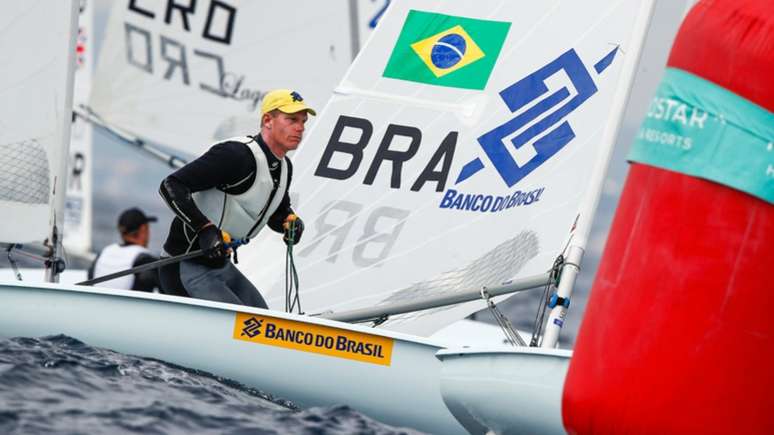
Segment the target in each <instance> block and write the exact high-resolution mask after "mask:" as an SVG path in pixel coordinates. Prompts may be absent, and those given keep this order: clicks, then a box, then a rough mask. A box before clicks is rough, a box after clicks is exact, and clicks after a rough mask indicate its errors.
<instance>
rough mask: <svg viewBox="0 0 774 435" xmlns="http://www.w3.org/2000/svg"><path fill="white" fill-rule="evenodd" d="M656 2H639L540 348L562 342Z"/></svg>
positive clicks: (651, 0)
mask: <svg viewBox="0 0 774 435" xmlns="http://www.w3.org/2000/svg"><path fill="white" fill-rule="evenodd" d="M654 4H655V2H654V0H649V1H644V2H643V3H642V4H641V5H640V10H639V12H638V14H637V21H636V22H635V27H634V32H633V34H632V44H631V45H630V47H629V49H628V50H627V51H628V53H626V60H625V62H624V65H623V70H622V72H621V83H622V86H619V88H618V90H617V91H616V95H615V97H614V99H613V103H612V111H611V114H612V116H611V117H610V118H609V120H610V122H609V123H608V124H607V126H606V127H605V132H604V135H603V136H602V142H603V143H604V144H606V145H605V149H604V151H603V154H602V156H601V157H602V158H600V159H599V161H598V162H597V166H596V168H595V169H594V171H593V172H592V175H591V177H592V180H591V183H590V189H589V190H588V192H587V194H586V198H585V200H584V202H583V204H582V206H581V208H580V214H579V218H578V224H577V228H576V229H575V234H574V235H573V236H572V239H571V241H570V245H569V247H568V250H567V257H566V258H565V263H564V266H563V267H562V272H561V276H560V280H559V285H558V288H557V294H556V296H557V300H558V301H566V303H558V304H556V305H555V306H554V307H553V308H552V309H551V313H550V314H549V316H548V321H547V323H546V327H545V334H544V336H543V341H542V343H541V347H545V348H553V347H556V344H557V342H558V341H559V332H560V331H561V330H562V326H563V325H564V319H565V317H566V316H567V309H568V308H569V301H570V297H571V296H572V291H573V287H574V286H575V280H576V278H577V276H578V272H580V264H581V260H582V259H583V254H584V252H585V251H586V244H587V242H588V236H589V233H590V232H591V222H592V220H593V218H594V212H595V211H596V209H597V205H598V204H599V197H600V195H601V194H602V184H603V182H604V180H605V175H606V172H607V167H608V164H609V163H610V157H611V155H612V152H613V147H614V146H615V138H616V137H617V136H618V130H619V129H620V126H621V121H622V120H623V116H624V110H625V109H626V103H627V102H628V100H629V94H630V92H631V87H632V83H633V80H634V75H635V73H636V72H637V64H638V63H639V59H640V53H641V52H642V46H643V45H644V42H645V35H646V34H647V32H648V24H649V23H650V18H651V16H652V15H653V8H654Z"/></svg>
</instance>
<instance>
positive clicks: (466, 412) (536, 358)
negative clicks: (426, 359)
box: [436, 348, 572, 435]
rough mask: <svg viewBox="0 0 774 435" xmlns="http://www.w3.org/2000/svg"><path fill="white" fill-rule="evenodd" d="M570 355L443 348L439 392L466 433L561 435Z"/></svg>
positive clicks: (552, 351) (546, 351) (533, 350)
mask: <svg viewBox="0 0 774 435" xmlns="http://www.w3.org/2000/svg"><path fill="white" fill-rule="evenodd" d="M571 355H572V352H571V351H568V350H560V349H536V348H518V349H511V350H504V349H502V348H490V349H481V350H473V349H467V348H466V349H445V350H441V351H439V352H438V353H437V354H436V356H437V357H438V359H440V360H441V361H442V362H443V368H442V370H441V393H442V395H443V400H444V401H445V402H446V406H447V407H448V408H449V409H450V410H451V411H452V413H453V414H454V415H455V417H457V419H458V420H459V421H460V422H461V423H462V424H463V425H464V426H465V427H466V428H467V429H468V431H469V432H470V433H487V432H491V433H495V434H498V435H504V434H564V433H565V430H564V427H563V426H562V388H563V385H564V379H565V377H566V375H567V368H568V367H569V363H570V356H571Z"/></svg>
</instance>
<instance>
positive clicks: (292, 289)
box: [285, 220, 303, 314]
mask: <svg viewBox="0 0 774 435" xmlns="http://www.w3.org/2000/svg"><path fill="white" fill-rule="evenodd" d="M287 238H288V248H287V254H286V255H285V312H287V313H292V312H293V310H295V309H296V308H298V314H303V312H302V311H301V295H300V293H299V287H298V271H297V270H296V262H295V259H294V258H293V245H295V239H296V221H295V220H291V221H290V222H288V235H287Z"/></svg>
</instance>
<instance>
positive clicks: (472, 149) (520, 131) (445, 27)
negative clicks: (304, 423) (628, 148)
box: [240, 0, 649, 334]
mask: <svg viewBox="0 0 774 435" xmlns="http://www.w3.org/2000/svg"><path fill="white" fill-rule="evenodd" d="M643 3H649V2H643V1H629V0H618V1H612V0H596V1H591V2H571V1H545V2H510V1H499V0H482V1H478V2H463V1H457V2H448V1H432V0H424V1H411V2H408V1H395V2H392V3H391V5H390V8H389V9H388V11H387V14H386V15H385V16H384V17H383V19H382V21H381V23H380V24H379V27H378V28H377V30H376V32H375V33H374V35H373V36H372V37H371V39H370V40H369V42H368V43H367V45H366V47H365V48H364V49H363V50H362V51H361V53H360V55H359V56H358V58H357V59H356V61H355V63H354V64H353V66H352V67H351V69H350V70H349V71H348V73H347V75H346V76H345V78H344V80H343V81H342V83H341V85H340V87H339V88H338V89H337V91H336V92H335V95H334V97H333V99H332V100H331V101H330V102H329V104H328V105H327V106H326V108H325V110H324V111H323V113H322V114H321V116H320V117H319V118H320V119H318V120H317V121H316V124H315V126H314V128H313V130H312V131H311V133H310V134H309V135H308V137H307V138H306V140H305V141H304V144H303V145H302V147H301V149H300V150H299V152H298V153H297V155H296V157H295V159H294V166H295V175H294V180H293V186H292V190H293V191H294V192H296V193H297V199H296V201H295V204H296V208H297V210H298V212H299V214H300V216H301V217H302V218H303V219H305V221H306V232H305V234H304V236H303V237H304V239H303V241H302V243H301V245H300V246H298V247H297V248H296V253H295V255H296V265H297V267H298V272H299V275H300V278H301V302H302V307H303V309H304V311H306V312H307V313H315V312H321V311H326V310H334V311H341V310H346V309H354V308H362V307H368V306H375V305H378V304H385V303H389V302H396V301H408V300H411V299H414V298H421V297H426V296H428V295H433V294H444V293H448V292H452V293H453V292H457V291H461V290H467V289H471V288H478V287H481V286H485V285H498V284H500V283H502V282H505V281H508V280H511V279H518V278H525V277H532V276H536V275H539V274H541V273H545V272H546V271H547V270H549V269H550V268H551V266H552V265H553V263H554V261H555V260H556V258H557V256H558V255H560V254H562V253H563V252H564V250H565V248H566V247H567V245H568V243H569V240H570V237H571V234H572V231H573V229H574V228H575V227H576V225H577V224H584V223H585V222H589V221H590V220H591V218H592V216H591V215H590V213H586V214H585V215H581V211H582V210H585V209H586V208H587V207H586V206H585V205H584V204H583V202H584V200H586V199H587V198H588V197H590V196H591V197H594V195H588V194H587V192H588V191H590V190H591V189H598V186H592V185H591V181H590V180H592V179H594V180H596V181H600V180H601V177H599V176H598V175H596V176H595V174H599V173H600V172H604V171H605V169H606V168H605V166H606V164H605V163H606V158H607V156H608V151H609V149H610V147H611V146H612V145H613V144H612V141H613V137H612V136H611V135H609V134H608V135H605V134H603V133H604V132H605V130H606V128H607V127H608V125H607V120H608V119H612V118H614V117H613V113H612V111H613V110H614V109H612V108H611V107H612V106H613V100H614V96H615V95H616V93H617V92H618V91H619V89H622V88H627V87H629V86H630V85H631V79H632V77H631V74H628V75H626V76H622V74H621V72H622V71H623V67H624V64H625V63H630V62H636V53H637V50H632V52H633V53H634V55H628V54H627V53H629V48H630V46H633V45H637V44H639V43H640V39H639V38H635V37H633V29H634V28H635V27H637V26H635V24H636V23H638V22H642V19H643V17H642V15H643V13H644V12H647V11H648V10H649V8H648V7H644V8H643V7H641V6H642V4H643ZM644 19H645V22H647V17H645V18H644ZM640 27H641V26H640ZM632 56H634V58H632ZM629 70H631V68H629ZM594 200H595V199H594ZM584 237H585V235H584ZM262 238H273V239H276V235H272V234H263V235H262ZM262 241H263V240H261V242H262ZM275 243H276V242H275ZM275 246H276V245H275ZM240 259H241V264H240V267H241V269H242V270H243V271H244V272H245V273H246V274H247V275H248V276H249V277H250V278H251V279H252V280H253V282H255V283H256V284H257V285H258V286H259V288H260V289H261V290H262V291H263V292H264V293H265V294H266V295H267V296H268V301H269V305H270V306H271V307H279V306H282V303H283V300H284V285H285V282H284V275H283V273H282V270H283V268H284V257H283V256H282V254H281V251H280V250H279V249H276V250H275V251H271V250H269V249H268V248H265V247H264V245H263V244H258V247H256V248H249V245H248V247H245V248H243V252H240ZM482 307H483V304H482V303H477V302H473V303H468V304H463V305H457V306H455V307H451V308H441V309H435V310H427V311H423V312H419V313H415V314H412V315H406V316H398V317H394V318H391V319H390V320H388V321H387V322H386V323H385V324H384V326H385V327H387V328H390V329H396V330H402V331H407V332H412V333H419V334H427V333H431V332H433V331H434V330H437V329H438V328H440V327H442V326H444V325H445V324H447V323H450V322H452V321H454V320H458V319H460V318H462V317H464V316H466V315H467V314H469V313H470V312H472V311H475V310H478V309H480V308H482Z"/></svg>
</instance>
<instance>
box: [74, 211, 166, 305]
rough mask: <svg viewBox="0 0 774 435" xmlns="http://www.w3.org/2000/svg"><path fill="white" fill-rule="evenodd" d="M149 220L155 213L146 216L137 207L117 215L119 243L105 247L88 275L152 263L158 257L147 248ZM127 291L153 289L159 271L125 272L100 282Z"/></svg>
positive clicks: (152, 218) (153, 220) (104, 273)
mask: <svg viewBox="0 0 774 435" xmlns="http://www.w3.org/2000/svg"><path fill="white" fill-rule="evenodd" d="M151 222H156V217H155V216H146V215H145V213H143V212H142V210H140V209H139V208H136V207H135V208H130V209H128V210H125V211H124V212H123V213H121V215H120V216H119V217H118V232H119V234H120V235H121V243H120V244H119V243H113V244H112V245H109V246H107V247H105V249H103V250H102V252H100V253H99V255H98V256H97V258H96V259H95V260H94V262H93V263H92V265H91V267H90V268H89V272H88V278H89V279H92V278H94V277H95V276H96V277H100V276H105V275H108V274H111V273H114V272H118V271H122V270H126V269H129V268H132V267H136V266H141V265H143V264H146V263H151V262H154V261H156V260H158V258H157V257H156V256H154V255H153V254H152V253H151V251H150V250H148V241H149V240H150V226H149V225H148V224H149V223H151ZM95 285H97V286H101V287H109V288H116V289H126V290H140V291H145V292H150V291H153V289H155V288H157V287H158V274H157V273H156V271H155V270H148V271H145V272H140V273H135V274H134V275H126V276H122V277H119V278H115V279H111V280H110V281H105V282H102V283H99V284H95Z"/></svg>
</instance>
